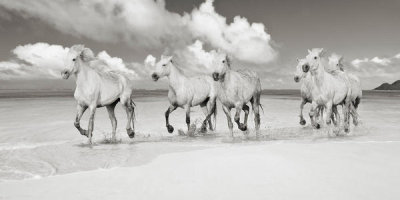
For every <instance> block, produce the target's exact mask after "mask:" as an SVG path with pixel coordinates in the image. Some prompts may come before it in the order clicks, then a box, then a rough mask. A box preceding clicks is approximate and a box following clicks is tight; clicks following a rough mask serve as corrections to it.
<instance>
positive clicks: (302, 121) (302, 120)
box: [299, 99, 307, 125]
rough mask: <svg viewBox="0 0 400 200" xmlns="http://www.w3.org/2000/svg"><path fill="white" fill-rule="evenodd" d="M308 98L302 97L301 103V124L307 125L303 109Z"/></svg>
mask: <svg viewBox="0 0 400 200" xmlns="http://www.w3.org/2000/svg"><path fill="white" fill-rule="evenodd" d="M306 103H307V100H306V99H302V101H301V103H300V115H299V117H300V125H305V124H306V120H305V119H304V117H303V109H304V105H306Z"/></svg>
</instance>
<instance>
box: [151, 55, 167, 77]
mask: <svg viewBox="0 0 400 200" xmlns="http://www.w3.org/2000/svg"><path fill="white" fill-rule="evenodd" d="M171 66H172V56H164V55H161V59H160V61H158V62H157V63H156V67H155V71H154V72H153V73H152V74H151V78H152V79H153V80H154V81H157V80H158V79H159V78H162V77H164V76H168V75H169V73H170V71H171Z"/></svg>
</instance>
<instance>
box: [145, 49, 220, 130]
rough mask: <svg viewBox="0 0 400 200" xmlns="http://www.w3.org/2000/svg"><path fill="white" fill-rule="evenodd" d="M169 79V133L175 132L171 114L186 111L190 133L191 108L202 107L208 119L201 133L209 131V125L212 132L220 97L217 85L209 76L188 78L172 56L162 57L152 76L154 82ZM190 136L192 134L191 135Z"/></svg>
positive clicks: (167, 124)
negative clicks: (174, 62) (177, 110)
mask: <svg viewBox="0 0 400 200" xmlns="http://www.w3.org/2000/svg"><path fill="white" fill-rule="evenodd" d="M165 76H166V77H168V80H169V90H168V99H169V102H170V104H171V105H170V106H169V108H168V109H167V111H166V112H165V121H166V126H167V130H168V132H169V133H172V132H173V131H174V127H173V126H172V125H170V124H169V114H171V113H172V112H173V111H174V110H175V109H176V108H178V107H180V108H184V109H186V124H187V127H188V133H189V130H190V108H191V107H194V106H197V105H200V107H201V108H202V110H203V112H204V114H205V115H206V118H205V119H204V121H203V124H202V126H201V131H202V132H205V131H206V130H207V127H206V126H207V123H208V124H209V128H210V130H213V129H214V128H213V126H212V123H211V115H212V114H214V119H215V117H216V99H217V95H218V90H217V89H218V88H217V84H216V83H214V81H213V80H212V78H211V77H209V76H195V77H186V76H185V75H184V74H183V72H182V71H181V70H180V69H179V68H177V67H176V66H175V65H174V64H173V61H172V56H170V57H166V56H164V55H162V56H161V59H160V61H159V62H158V63H157V64H156V69H155V71H154V73H153V74H152V75H151V77H152V78H153V80H154V81H157V80H158V79H160V78H162V77H165ZM189 134H190V133H189Z"/></svg>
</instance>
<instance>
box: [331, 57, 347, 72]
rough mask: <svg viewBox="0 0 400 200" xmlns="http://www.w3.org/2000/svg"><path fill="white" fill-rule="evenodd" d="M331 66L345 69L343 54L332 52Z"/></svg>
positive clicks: (341, 69)
mask: <svg viewBox="0 0 400 200" xmlns="http://www.w3.org/2000/svg"><path fill="white" fill-rule="evenodd" d="M329 66H330V67H331V68H332V69H333V70H340V71H344V69H343V56H341V55H338V54H335V53H334V54H332V55H331V56H329Z"/></svg>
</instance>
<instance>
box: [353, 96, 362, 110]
mask: <svg viewBox="0 0 400 200" xmlns="http://www.w3.org/2000/svg"><path fill="white" fill-rule="evenodd" d="M360 102H361V98H360V97H357V98H356V99H355V100H354V102H353V106H354V108H355V109H357V108H358V105H359V104H360Z"/></svg>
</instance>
